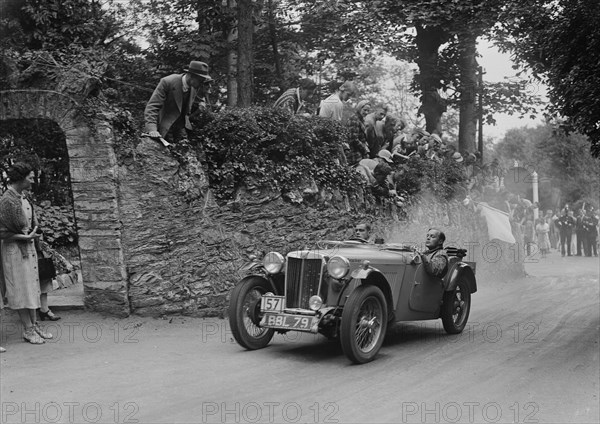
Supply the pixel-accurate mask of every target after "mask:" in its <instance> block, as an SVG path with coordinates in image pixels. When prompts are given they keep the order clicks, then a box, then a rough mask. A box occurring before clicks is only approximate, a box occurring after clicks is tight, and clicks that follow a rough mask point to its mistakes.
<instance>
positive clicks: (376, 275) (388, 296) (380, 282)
mask: <svg viewBox="0 0 600 424" xmlns="http://www.w3.org/2000/svg"><path fill="white" fill-rule="evenodd" d="M351 275H352V278H354V279H355V280H359V281H360V283H359V285H363V286H366V285H373V286H377V287H379V289H380V290H381V292H382V293H383V295H384V296H385V300H386V302H387V306H388V311H389V313H390V314H393V312H394V302H393V299H392V289H391V287H390V283H389V281H388V280H387V279H386V278H385V276H384V275H383V273H382V272H381V271H379V270H378V269H377V268H373V267H368V268H367V269H364V268H359V269H355V270H354V271H353V272H352V274H351ZM390 318H391V315H390Z"/></svg>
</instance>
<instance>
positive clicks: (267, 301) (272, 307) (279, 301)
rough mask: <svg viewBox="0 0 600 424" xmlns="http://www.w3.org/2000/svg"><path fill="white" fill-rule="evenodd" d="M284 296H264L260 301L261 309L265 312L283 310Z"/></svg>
mask: <svg viewBox="0 0 600 424" xmlns="http://www.w3.org/2000/svg"><path fill="white" fill-rule="evenodd" d="M284 301H285V297H283V296H263V297H262V298H261V301H260V309H261V311H264V312H283V303H284Z"/></svg>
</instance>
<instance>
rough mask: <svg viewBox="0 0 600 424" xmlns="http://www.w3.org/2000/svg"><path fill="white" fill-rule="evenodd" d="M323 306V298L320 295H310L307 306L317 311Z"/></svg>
mask: <svg viewBox="0 0 600 424" xmlns="http://www.w3.org/2000/svg"><path fill="white" fill-rule="evenodd" d="M321 306H323V299H321V297H320V296H317V295H315V296H311V297H310V299H308V307H309V308H310V309H311V310H313V311H318V310H319V309H320V308H321Z"/></svg>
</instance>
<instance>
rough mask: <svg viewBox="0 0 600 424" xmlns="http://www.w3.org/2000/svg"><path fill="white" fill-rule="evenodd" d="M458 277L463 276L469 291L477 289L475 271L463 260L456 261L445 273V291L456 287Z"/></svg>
mask: <svg viewBox="0 0 600 424" xmlns="http://www.w3.org/2000/svg"><path fill="white" fill-rule="evenodd" d="M459 278H464V279H465V280H466V281H467V284H468V286H469V291H470V292H471V293H475V292H476V291H477V281H476V280H475V273H474V272H473V269H472V268H471V267H470V266H469V264H467V263H465V262H457V263H455V264H454V265H453V266H452V268H450V270H449V271H448V272H447V273H446V276H445V277H444V278H443V282H444V287H446V289H445V291H452V290H454V289H455V288H456V284H457V283H458V280H459Z"/></svg>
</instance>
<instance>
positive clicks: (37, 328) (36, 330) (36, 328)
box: [33, 322, 52, 339]
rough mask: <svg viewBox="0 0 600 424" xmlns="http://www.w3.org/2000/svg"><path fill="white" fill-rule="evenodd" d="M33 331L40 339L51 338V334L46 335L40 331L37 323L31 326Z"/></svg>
mask: <svg viewBox="0 0 600 424" xmlns="http://www.w3.org/2000/svg"><path fill="white" fill-rule="evenodd" d="M33 329H34V330H35V332H36V333H38V334H39V335H40V337H41V338H42V339H51V338H52V334H51V333H47V332H45V331H44V330H42V328H41V327H40V325H39V324H38V323H37V322H36V323H35V324H33Z"/></svg>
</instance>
